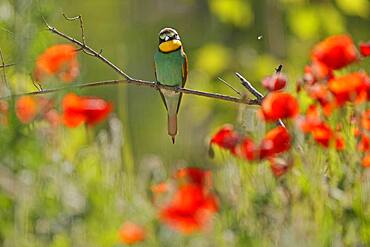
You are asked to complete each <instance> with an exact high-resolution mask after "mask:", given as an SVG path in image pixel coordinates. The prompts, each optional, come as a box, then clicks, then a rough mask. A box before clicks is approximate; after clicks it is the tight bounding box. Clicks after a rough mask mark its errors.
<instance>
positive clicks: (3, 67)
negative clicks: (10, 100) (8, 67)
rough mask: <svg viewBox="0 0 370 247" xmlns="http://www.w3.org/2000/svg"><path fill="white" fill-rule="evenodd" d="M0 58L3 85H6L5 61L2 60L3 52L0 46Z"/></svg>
mask: <svg viewBox="0 0 370 247" xmlns="http://www.w3.org/2000/svg"><path fill="white" fill-rule="evenodd" d="M0 60H1V67H2V69H3V80H4V83H5V86H7V87H8V80H7V79H6V72H5V61H4V57H3V52H2V50H1V48H0Z"/></svg>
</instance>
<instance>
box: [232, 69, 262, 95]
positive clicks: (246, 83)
mask: <svg viewBox="0 0 370 247" xmlns="http://www.w3.org/2000/svg"><path fill="white" fill-rule="evenodd" d="M235 74H236V76H237V77H238V78H239V79H240V81H241V83H242V85H243V86H244V87H245V88H246V89H247V90H248V91H249V92H250V93H251V94H253V95H254V96H255V97H256V98H257V100H259V101H260V102H261V101H262V99H263V94H261V93H260V92H259V91H258V90H257V89H255V88H254V87H253V86H252V84H251V83H250V82H249V81H247V79H245V78H244V77H243V76H242V75H241V74H239V73H237V72H236V73H235Z"/></svg>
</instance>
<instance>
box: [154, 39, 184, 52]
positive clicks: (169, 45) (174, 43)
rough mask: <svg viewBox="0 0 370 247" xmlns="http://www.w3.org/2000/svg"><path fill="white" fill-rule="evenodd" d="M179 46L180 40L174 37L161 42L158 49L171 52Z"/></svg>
mask: <svg viewBox="0 0 370 247" xmlns="http://www.w3.org/2000/svg"><path fill="white" fill-rule="evenodd" d="M180 46H181V41H180V40H177V39H174V40H169V41H166V42H163V43H161V44H160V45H159V50H160V51H162V52H171V51H175V50H177V49H179V47H180Z"/></svg>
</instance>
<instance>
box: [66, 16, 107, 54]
mask: <svg viewBox="0 0 370 247" xmlns="http://www.w3.org/2000/svg"><path fill="white" fill-rule="evenodd" d="M62 15H63V16H64V18H65V19H66V20H67V21H75V20H78V21H79V22H80V29H81V40H82V44H83V45H84V46H86V39H85V29H84V23H83V20H82V15H78V16H74V17H67V16H66V15H65V14H64V13H63V14H62ZM81 50H82V51H83V52H84V53H86V54H87V55H89V56H94V54H93V53H90V52H88V51H86V50H85V49H84V48H83V47H82V49H81ZM99 54H101V52H99Z"/></svg>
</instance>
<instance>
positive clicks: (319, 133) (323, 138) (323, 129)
mask: <svg viewBox="0 0 370 247" xmlns="http://www.w3.org/2000/svg"><path fill="white" fill-rule="evenodd" d="M310 132H311V134H312V136H313V138H314V139H315V141H316V142H317V143H319V144H321V145H322V146H324V147H329V144H330V140H331V138H332V137H333V131H332V130H331V128H330V126H329V125H327V124H326V123H320V124H317V125H314V126H312V128H311V131H310Z"/></svg>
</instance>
